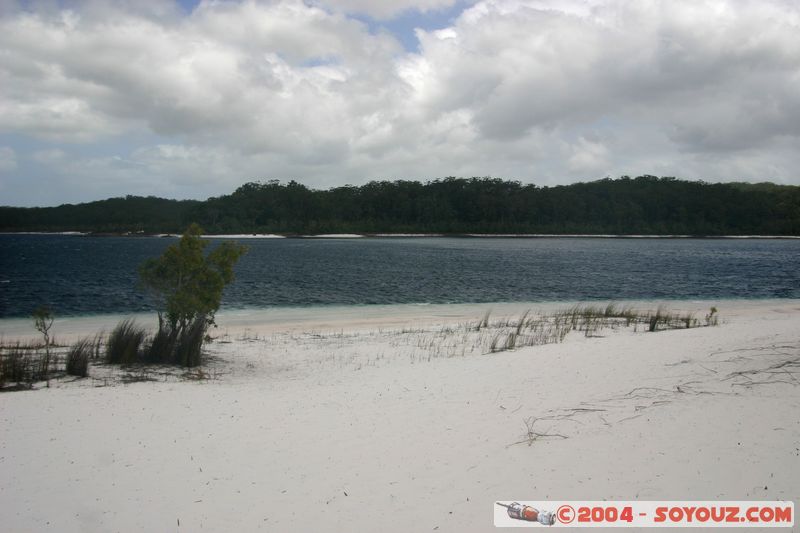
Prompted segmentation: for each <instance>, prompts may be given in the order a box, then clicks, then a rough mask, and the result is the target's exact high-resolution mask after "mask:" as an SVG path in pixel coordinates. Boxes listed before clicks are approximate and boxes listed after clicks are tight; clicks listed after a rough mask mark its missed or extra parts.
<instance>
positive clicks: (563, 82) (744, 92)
mask: <svg viewBox="0 0 800 533" xmlns="http://www.w3.org/2000/svg"><path fill="white" fill-rule="evenodd" d="M623 174H629V175H638V174H656V175H671V176H678V177H683V178H689V179H704V180H706V181H765V180H769V181H775V182H778V183H793V184H800V3H798V2H796V1H792V0H757V1H755V0H754V1H748V0H640V1H616V0H552V1H548V0H482V1H476V0H383V1H379V0H305V1H300V0H274V1H269V0H242V1H218V0H202V1H196V0H180V1H176V0H128V1H126V0H105V1H103V0H85V1H81V0H75V1H68V0H61V1H58V0H42V1H36V0H29V1H19V0H0V205H25V206H29V205H57V204H60V203H65V202H80V201H89V200H94V199H100V198H106V197H109V196H121V195H125V194H137V195H149V194H153V195H158V196H165V197H172V198H205V197H208V196H211V195H219V194H225V193H229V192H231V191H232V190H234V189H235V188H236V187H237V186H239V185H241V184H242V183H244V182H247V181H254V180H267V179H281V180H288V179H295V180H297V181H300V182H302V183H305V184H306V185H309V186H311V187H317V188H327V187H330V186H335V185H341V184H346V183H350V184H361V183H364V182H366V181H369V180H372V179H401V178H402V179H421V180H426V179H432V178H437V177H444V176H487V175H491V176H495V177H501V178H508V179H517V180H520V181H523V182H534V183H537V184H541V185H552V184H557V183H570V182H574V181H585V180H591V179H597V178H602V177H605V176H612V177H614V176H619V175H623Z"/></svg>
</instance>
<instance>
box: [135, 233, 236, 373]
mask: <svg viewBox="0 0 800 533" xmlns="http://www.w3.org/2000/svg"><path fill="white" fill-rule="evenodd" d="M202 234H203V230H202V229H201V228H200V226H198V225H197V224H192V225H191V226H189V228H188V229H187V230H186V232H185V233H184V234H183V236H182V237H181V240H180V241H179V242H178V243H177V244H174V245H172V246H170V247H169V248H167V250H166V251H165V252H164V254H163V255H162V256H161V257H159V258H157V259H148V260H147V261H145V262H144V263H143V264H142V265H141V267H140V269H139V275H140V277H141V281H142V284H143V286H144V287H145V288H146V289H147V290H148V291H149V292H150V293H151V294H152V295H153V297H154V298H155V301H156V304H157V307H158V333H157V334H156V337H155V338H154V339H153V343H152V344H151V347H150V351H151V352H155V351H158V352H159V353H151V354H150V355H149V356H148V358H149V359H151V360H153V361H170V362H176V363H179V364H183V365H186V366H194V365H196V364H199V355H200V349H201V347H202V339H203V337H204V336H205V332H206V330H207V328H208V326H209V325H211V324H213V323H214V315H215V313H216V312H217V310H218V309H219V306H220V302H221V300H222V292H223V290H224V288H225V286H226V285H228V284H229V283H231V282H232V281H233V267H234V266H235V265H236V262H237V261H238V260H239V258H240V257H241V256H242V255H243V254H244V253H245V252H246V248H245V247H244V246H240V245H238V244H235V243H231V242H225V243H222V244H220V245H219V246H217V247H216V248H215V249H214V250H212V251H211V252H210V253H208V254H205V248H206V246H207V245H208V241H206V240H204V239H202V238H201V235H202ZM198 339H199V340H198Z"/></svg>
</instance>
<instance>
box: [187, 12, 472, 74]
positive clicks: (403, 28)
mask: <svg viewBox="0 0 800 533" xmlns="http://www.w3.org/2000/svg"><path fill="white" fill-rule="evenodd" d="M177 1H178V4H180V6H181V7H182V8H183V9H184V11H186V13H191V12H192V11H193V10H194V8H195V7H197V5H198V4H199V3H200V0H177ZM472 3H474V1H473V0H458V1H457V2H455V3H454V4H453V5H452V6H450V7H445V8H442V9H433V10H428V11H420V10H418V9H413V8H411V9H407V10H405V11H402V12H400V13H398V14H397V15H395V16H394V17H393V18H392V19H389V20H380V19H375V18H373V17H370V16H369V15H365V14H359V13H351V14H349V15H348V16H349V17H350V18H352V19H355V20H359V21H361V22H363V23H364V24H366V25H367V27H368V28H369V31H370V33H373V34H375V33H379V32H381V31H386V32H388V33H390V34H392V35H394V36H395V38H396V39H397V40H398V41H400V43H401V44H402V45H403V48H404V49H405V50H406V51H407V52H419V40H418V39H417V36H416V33H415V30H416V29H417V28H419V29H422V30H425V31H432V30H438V29H441V28H446V27H448V26H450V25H452V23H453V21H454V20H455V19H456V18H457V17H458V15H460V14H461V12H462V11H463V10H464V9H465V8H466V7H467V6H469V5H470V4H472ZM315 61H319V63H318V64H309V65H304V66H319V65H325V64H329V63H330V62H331V59H330V58H327V59H326V58H320V59H318V60H315Z"/></svg>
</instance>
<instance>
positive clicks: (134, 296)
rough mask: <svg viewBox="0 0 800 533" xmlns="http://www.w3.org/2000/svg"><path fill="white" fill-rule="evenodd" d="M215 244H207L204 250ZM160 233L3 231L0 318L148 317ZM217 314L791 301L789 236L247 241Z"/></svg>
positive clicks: (793, 262)
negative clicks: (147, 273)
mask: <svg viewBox="0 0 800 533" xmlns="http://www.w3.org/2000/svg"><path fill="white" fill-rule="evenodd" d="M218 241H219V240H218V239H211V245H212V246H213V245H214V244H215V243H216V242H218ZM174 242H176V240H175V239H174V238H159V237H92V236H77V235H13V234H6V235H0V317H23V316H29V315H30V313H31V311H32V310H33V309H34V308H36V307H37V306H39V305H48V306H50V307H51V308H52V309H53V310H54V312H55V314H56V315H58V316H64V315H91V314H108V313H130V312H140V311H147V310H151V309H152V306H151V303H150V302H149V301H148V299H147V297H146V295H145V294H144V293H143V292H142V291H141V290H140V289H139V288H138V286H137V267H138V265H139V264H140V263H141V262H142V261H144V260H145V259H146V258H149V257H154V256H158V255H159V254H161V253H162V252H163V251H164V249H165V248H166V247H167V246H168V245H170V244H172V243H174ZM241 242H242V243H243V244H246V245H247V246H248V247H249V253H248V254H247V255H246V256H244V257H243V258H242V260H241V261H240V262H239V264H238V265H237V268H236V281H235V282H234V283H233V285H231V286H230V287H228V289H227V290H226V293H225V297H224V299H223V308H228V309H230V308H239V309H245V308H266V307H284V306H320V305H369V304H398V303H431V304H433V303H473V302H474V303H480V302H536V301H559V300H565V301H567V300H569V301H574V300H645V299H728V298H800V240H784V239H651V238H642V239H615V238H445V237H430V238H363V239H246V240H242V241H241Z"/></svg>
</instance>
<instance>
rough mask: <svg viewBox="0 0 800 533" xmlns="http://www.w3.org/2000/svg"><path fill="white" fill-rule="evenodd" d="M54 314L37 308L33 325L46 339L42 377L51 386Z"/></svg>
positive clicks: (45, 308)
mask: <svg viewBox="0 0 800 533" xmlns="http://www.w3.org/2000/svg"><path fill="white" fill-rule="evenodd" d="M53 320H54V318H53V313H52V312H51V311H50V308H49V307H47V306H41V307H37V308H36V310H34V312H33V325H34V327H35V328H36V330H37V331H38V332H39V333H41V334H42V337H43V338H44V359H43V360H42V361H41V370H40V372H41V375H42V376H43V377H44V378H45V379H46V380H47V386H48V387H49V386H50V328H52V327H53Z"/></svg>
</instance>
